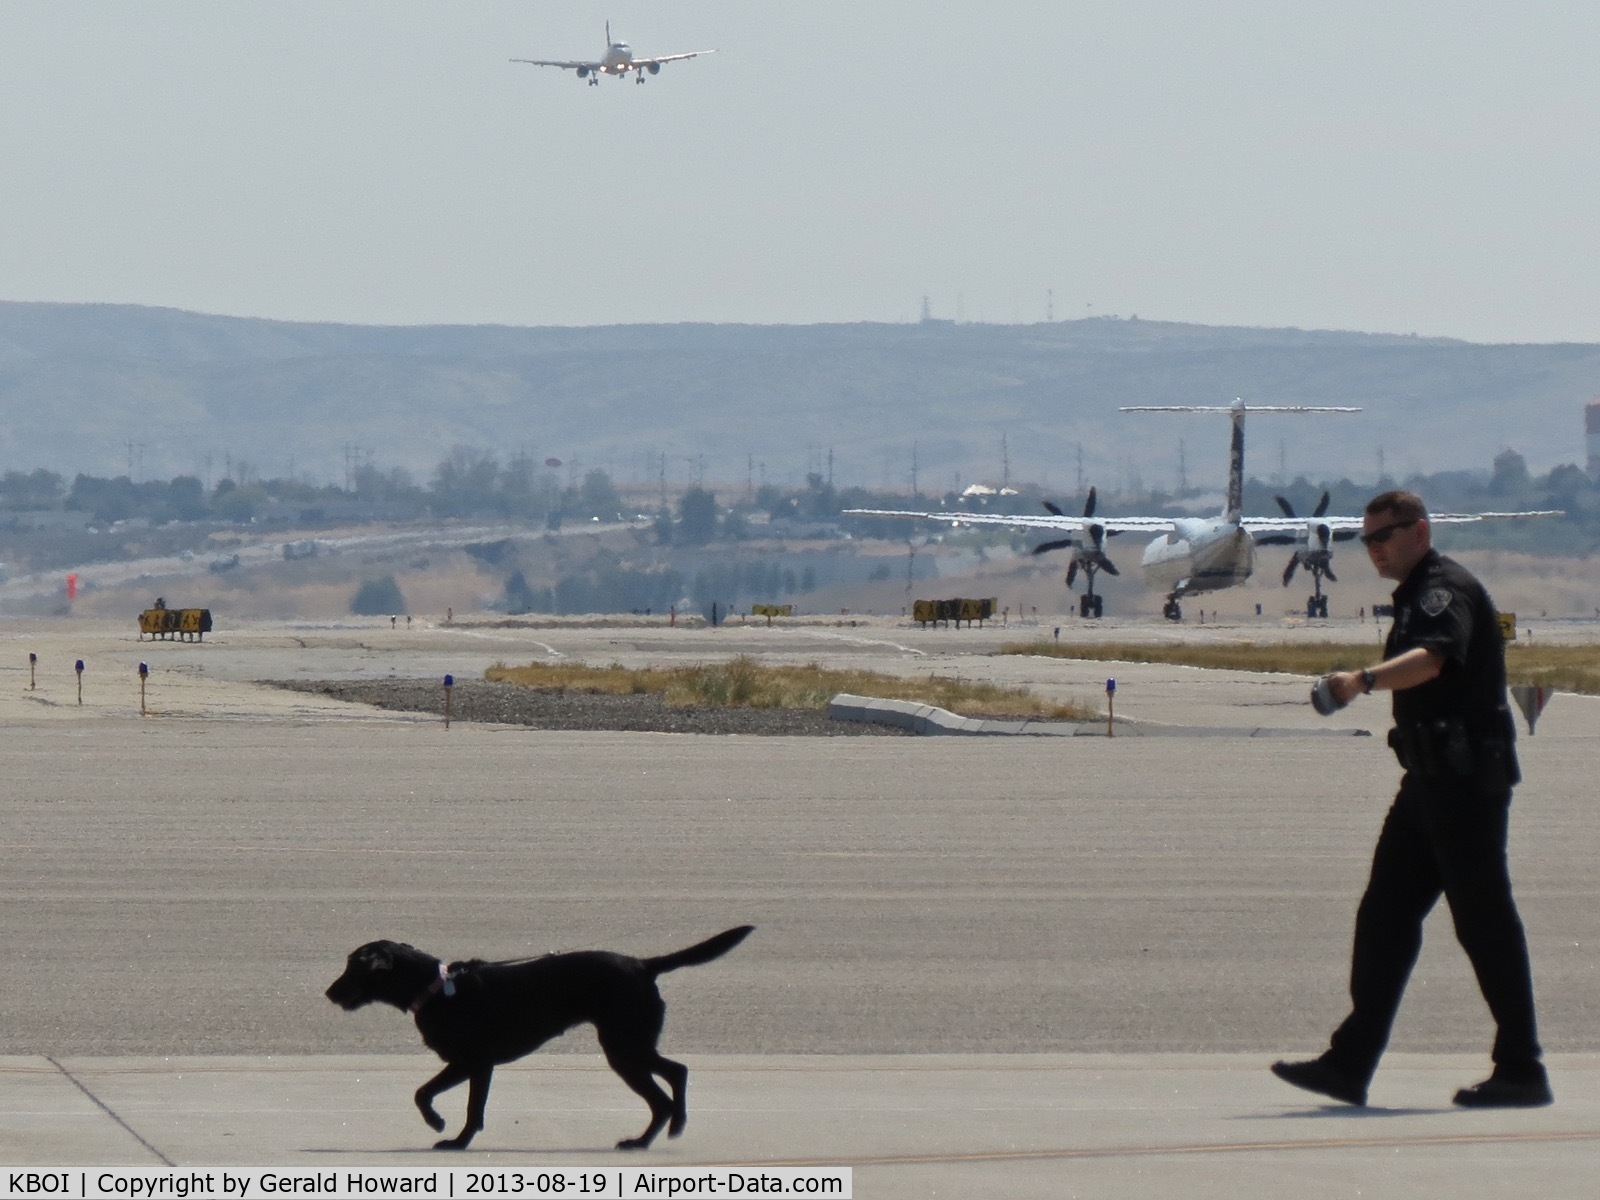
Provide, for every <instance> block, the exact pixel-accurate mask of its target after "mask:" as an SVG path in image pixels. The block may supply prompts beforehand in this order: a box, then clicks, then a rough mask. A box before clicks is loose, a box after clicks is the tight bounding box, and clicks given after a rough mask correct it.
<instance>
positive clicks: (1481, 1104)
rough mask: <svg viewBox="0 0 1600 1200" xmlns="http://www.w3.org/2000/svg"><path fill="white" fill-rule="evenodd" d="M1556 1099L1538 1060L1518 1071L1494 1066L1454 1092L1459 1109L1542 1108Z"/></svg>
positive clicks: (1548, 1079)
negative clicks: (1479, 1079) (1480, 1078)
mask: <svg viewBox="0 0 1600 1200" xmlns="http://www.w3.org/2000/svg"><path fill="white" fill-rule="evenodd" d="M1555 1099H1556V1098H1555V1094H1554V1093H1553V1092H1551V1090H1550V1077H1549V1076H1548V1075H1546V1074H1545V1070H1544V1067H1543V1066H1542V1065H1541V1064H1539V1063H1535V1064H1534V1065H1533V1066H1532V1067H1524V1068H1521V1069H1520V1070H1517V1071H1502V1070H1500V1069H1499V1068H1498V1067H1496V1068H1495V1072H1494V1074H1493V1075H1491V1076H1489V1078H1487V1079H1485V1080H1484V1081H1483V1082H1482V1083H1475V1084H1473V1085H1472V1086H1471V1087H1464V1088H1462V1089H1461V1090H1460V1091H1459V1092H1457V1093H1456V1095H1455V1102H1456V1103H1457V1104H1459V1105H1460V1106H1461V1107H1462V1108H1543V1107H1544V1106H1545V1105H1546V1104H1554V1103H1555Z"/></svg>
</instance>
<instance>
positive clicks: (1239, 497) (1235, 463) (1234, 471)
mask: <svg viewBox="0 0 1600 1200" xmlns="http://www.w3.org/2000/svg"><path fill="white" fill-rule="evenodd" d="M1121 411H1123V412H1204V413H1227V414H1228V415H1229V416H1230V417H1232V418H1233V437H1232V440H1231V441H1230V442H1229V447H1228V499H1227V507H1226V510H1225V511H1224V513H1223V516H1224V517H1225V518H1226V519H1227V520H1229V521H1237V520H1238V519H1239V518H1240V516H1242V515H1243V513H1244V414H1245V413H1246V412H1247V411H1248V412H1274V413H1354V412H1360V411H1361V410H1360V409H1359V408H1344V407H1330V406H1326V405H1300V404H1296V405H1287V406H1283V405H1261V404H1256V405H1249V406H1247V405H1246V404H1245V402H1244V401H1243V400H1235V401H1234V402H1233V403H1232V404H1229V405H1227V406H1226V407H1222V406H1218V405H1203V404H1140V405H1129V406H1127V407H1124V408H1123V409H1122V410H1121Z"/></svg>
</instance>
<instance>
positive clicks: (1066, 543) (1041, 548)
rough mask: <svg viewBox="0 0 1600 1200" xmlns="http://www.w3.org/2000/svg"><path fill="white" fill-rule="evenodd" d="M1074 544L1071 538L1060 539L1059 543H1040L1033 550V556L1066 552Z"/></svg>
mask: <svg viewBox="0 0 1600 1200" xmlns="http://www.w3.org/2000/svg"><path fill="white" fill-rule="evenodd" d="M1075 544H1076V543H1075V542H1074V541H1073V540H1072V539H1071V538H1062V539H1061V540H1060V541H1059V542H1040V543H1039V544H1038V545H1037V546H1035V547H1034V548H1033V552H1034V553H1035V554H1048V553H1049V552H1050V551H1052V550H1066V549H1069V548H1070V547H1072V546H1073V545H1075Z"/></svg>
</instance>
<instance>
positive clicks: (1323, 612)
mask: <svg viewBox="0 0 1600 1200" xmlns="http://www.w3.org/2000/svg"><path fill="white" fill-rule="evenodd" d="M1306 617H1307V618H1308V619H1310V620H1315V619H1316V618H1318V617H1321V618H1322V619H1323V620H1327V619H1328V598H1327V597H1326V596H1307V597H1306Z"/></svg>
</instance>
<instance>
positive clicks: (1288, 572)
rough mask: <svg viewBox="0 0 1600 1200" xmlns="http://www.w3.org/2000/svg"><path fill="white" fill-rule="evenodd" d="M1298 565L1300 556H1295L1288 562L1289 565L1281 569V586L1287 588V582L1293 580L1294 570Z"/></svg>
mask: <svg viewBox="0 0 1600 1200" xmlns="http://www.w3.org/2000/svg"><path fill="white" fill-rule="evenodd" d="M1299 565H1300V556H1299V555H1298V554H1296V555H1295V556H1294V557H1293V558H1291V559H1290V560H1289V565H1288V566H1287V567H1285V568H1284V569H1283V586H1284V587H1288V586H1289V580H1291V579H1293V578H1294V572H1295V568H1296V567H1298V566H1299Z"/></svg>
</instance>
